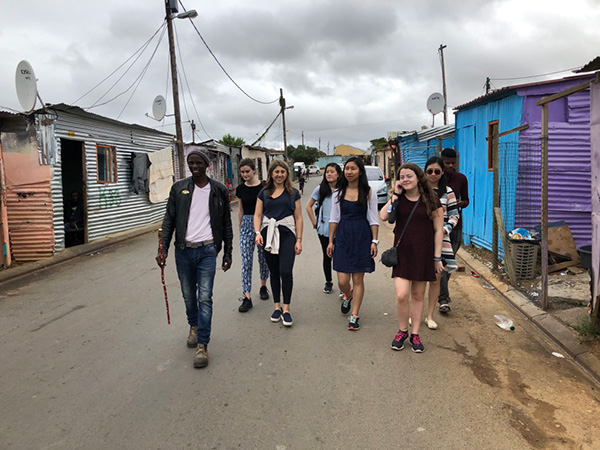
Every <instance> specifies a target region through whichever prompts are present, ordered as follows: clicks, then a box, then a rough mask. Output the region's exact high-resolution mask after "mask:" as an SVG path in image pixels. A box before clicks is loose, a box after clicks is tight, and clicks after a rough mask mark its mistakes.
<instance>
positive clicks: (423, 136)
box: [417, 123, 454, 142]
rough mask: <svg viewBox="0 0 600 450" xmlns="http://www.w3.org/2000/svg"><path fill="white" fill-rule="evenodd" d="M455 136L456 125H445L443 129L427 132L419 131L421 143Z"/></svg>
mask: <svg viewBox="0 0 600 450" xmlns="http://www.w3.org/2000/svg"><path fill="white" fill-rule="evenodd" d="M451 135H454V124H453V123H451V124H450V125H444V126H442V127H435V128H429V129H427V130H422V131H417V139H418V140H419V142H424V141H428V140H429V139H435V138H439V137H448V136H451Z"/></svg>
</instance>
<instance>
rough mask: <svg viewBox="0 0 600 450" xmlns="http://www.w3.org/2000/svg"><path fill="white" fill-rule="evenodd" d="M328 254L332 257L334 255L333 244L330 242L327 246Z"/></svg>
mask: <svg viewBox="0 0 600 450" xmlns="http://www.w3.org/2000/svg"><path fill="white" fill-rule="evenodd" d="M327 256H329V257H330V258H331V257H332V256H333V244H332V243H329V245H328V246H327Z"/></svg>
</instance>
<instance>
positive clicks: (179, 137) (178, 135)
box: [165, 2, 185, 179]
mask: <svg viewBox="0 0 600 450" xmlns="http://www.w3.org/2000/svg"><path fill="white" fill-rule="evenodd" d="M165 11H166V13H167V30H168V34H169V54H170V56H171V84H172V85H173V110H174V112H175V144H176V145H177V159H178V161H179V178H180V179H181V178H185V150H184V148H183V132H182V131H181V111H180V109H179V83H178V82H177V61H176V60H175V39H174V38H173V15H172V14H171V8H170V7H169V2H165Z"/></svg>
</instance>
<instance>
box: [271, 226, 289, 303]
mask: <svg viewBox="0 0 600 450" xmlns="http://www.w3.org/2000/svg"><path fill="white" fill-rule="evenodd" d="M265 235H266V228H265V229H264V233H263V239H265V238H266V236H265ZM265 259H266V260H267V266H269V272H270V273H271V276H270V278H271V293H272V294H273V302H274V303H280V302H281V293H283V303H284V304H286V305H289V304H290V301H291V300H292V288H293V287H294V279H293V275H292V271H293V269H294V260H295V259H296V235H295V234H294V233H292V231H291V230H290V229H289V228H287V227H283V226H280V227H279V254H278V255H273V254H271V252H267V251H265Z"/></svg>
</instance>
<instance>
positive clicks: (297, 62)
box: [0, 0, 600, 152]
mask: <svg viewBox="0 0 600 450" xmlns="http://www.w3.org/2000/svg"><path fill="white" fill-rule="evenodd" d="M181 3H183V7H185V9H187V10H190V9H195V10H196V11H197V12H198V14H199V15H198V17H197V18H195V19H193V22H194V24H195V25H196V27H197V28H198V30H199V32H200V34H201V35H202V37H204V39H205V41H206V42H207V44H208V46H209V47H210V48H211V50H212V51H213V53H214V54H215V56H216V57H217V58H218V59H219V61H220V62H221V64H222V65H223V67H224V68H225V69H226V70H227V72H228V73H229V74H230V76H231V77H232V78H233V79H234V80H235V82H236V83H237V84H238V85H239V86H240V87H241V88H242V89H243V90H244V91H246V93H248V94H249V96H251V97H253V98H254V99H256V100H259V101H261V102H271V101H273V100H275V99H277V98H278V97H279V89H280V88H282V89H283V92H284V96H285V98H286V101H287V105H288V106H291V105H293V106H294V109H291V110H288V111H286V122H287V124H286V125H287V129H288V133H287V135H288V142H289V143H290V144H292V145H298V144H300V143H301V139H302V137H301V136H302V132H304V140H305V144H306V145H311V146H315V147H318V146H319V139H320V145H321V150H323V151H327V146H328V144H329V149H330V152H332V151H333V147H334V146H335V145H340V144H350V145H354V146H357V147H359V148H363V149H366V148H367V147H368V146H369V141H370V140H371V139H375V138H378V137H382V136H385V135H386V133H387V132H388V131H400V130H415V129H420V128H421V126H423V125H428V126H431V123H432V117H431V114H429V112H428V111H427V109H426V101H427V98H428V97H429V95H430V94H431V93H433V92H436V91H437V92H442V76H441V66H440V59H439V55H438V48H439V46H440V44H444V45H446V46H447V48H446V49H445V50H444V58H445V65H446V83H447V92H448V105H449V113H448V115H449V120H450V122H453V116H452V112H451V108H452V107H453V106H456V105H460V104H462V103H465V102H467V101H469V100H472V99H473V98H476V97H478V96H480V95H482V94H483V92H484V83H485V79H486V77H488V76H489V77H490V78H491V79H492V86H493V87H497V88H499V87H503V86H507V85H511V84H521V83H526V82H533V81H540V80H543V79H548V78H557V77H563V76H567V75H569V74H570V72H569V71H568V70H567V69H572V68H575V67H580V66H582V65H584V64H585V63H587V62H588V61H590V60H591V59H593V58H595V57H596V56H598V55H599V54H600V50H599V47H598V43H599V42H600V27H599V26H598V23H600V0H571V1H569V2H565V1H559V0H527V1H523V0H496V1H489V0H488V1H476V0H457V1H449V0H360V1H359V0H318V1H317V0H315V1H313V0H252V1H243V0H220V1H218V2H217V1H215V0H212V1H206V0H205V1H201V0H182V2H181ZM0 11H1V13H0V55H1V57H2V64H1V65H0V71H1V73H0V107H4V108H11V109H14V110H20V109H21V107H20V106H19V102H18V100H17V95H16V92H15V87H14V84H15V82H14V79H15V68H16V66H17V64H18V62H19V61H20V60H22V59H26V60H28V61H29V62H30V63H31V64H32V66H33V67H34V69H35V73H36V77H37V78H38V91H39V94H40V96H41V98H42V99H43V100H44V102H46V103H67V104H73V105H77V106H80V107H85V108H87V107H90V106H92V105H96V106H95V107H94V108H92V109H90V111H91V112H94V113H97V114H100V115H104V116H107V117H111V118H114V119H117V118H118V119H119V120H122V121H124V122H129V123H137V124H140V125H144V126H147V127H153V128H155V127H156V128H158V129H161V130H164V131H167V132H174V131H173V130H174V128H173V126H172V124H173V122H174V119H173V117H166V118H165V119H164V120H163V122H157V121H155V120H153V119H151V118H148V117H146V113H150V114H151V112H152V100H153V99H154V97H155V96H156V95H159V94H160V95H163V96H165V97H166V98H167V102H168V104H169V107H168V109H167V114H172V112H173V108H172V106H171V105H172V94H171V90H170V89H171V88H170V82H169V77H170V72H169V61H168V40H167V34H166V32H165V33H163V31H164V28H161V27H162V25H163V22H164V17H165V10H164V3H163V0H120V1H117V0H102V1H97V0H52V1H46V2H42V1H39V0H19V1H13V2H8V1H7V0H5V1H3V2H2V5H1V6H0ZM181 11H183V8H182V7H181V6H180V12H181ZM174 23H175V29H176V35H177V42H178V44H177V46H178V54H177V58H178V69H179V72H180V77H181V80H180V90H181V105H182V107H181V108H182V120H183V121H184V123H183V132H184V139H185V140H186V141H191V139H192V133H191V127H190V123H189V121H190V120H192V119H193V120H194V121H195V123H196V124H197V131H196V142H198V141H201V140H205V139H208V138H209V137H210V138H215V139H219V138H220V137H221V136H223V135H224V134H227V133H231V134H232V135H234V136H239V137H242V138H244V139H245V140H246V141H247V142H248V143H251V142H253V141H254V140H255V139H256V138H257V137H258V135H259V134H262V132H263V131H264V130H265V128H266V126H267V125H268V124H269V123H270V122H271V121H272V120H273V119H274V118H275V116H276V115H277V113H278V111H279V104H278V103H277V102H275V103H272V104H261V103H258V102H256V101H254V100H252V99H250V98H248V97H247V96H246V95H244V94H243V93H242V92H240V90H238V88H236V86H235V85H234V84H233V83H232V82H231V81H230V80H229V79H228V78H227V76H226V75H225V74H224V73H223V71H222V70H221V68H220V67H219V66H218V65H217V63H216V62H215V60H214V59H213V57H212V56H211V54H210V53H209V52H208V50H207V48H206V47H205V45H204V44H203V42H202V40H201V38H200V36H199V35H198V34H197V32H196V30H195V29H194V28H193V26H192V24H191V23H190V20H189V19H182V20H175V21H174ZM157 32H158V33H157ZM155 33H157V34H156V36H155V37H154V38H153V39H152V40H150V38H151V37H152V36H153V35H154V34H155ZM161 36H162V40H160V39H161ZM149 40H150V41H149ZM145 44H148V45H147V46H146V49H145V51H143V52H141V53H140V52H138V50H140V49H141V48H143V47H144V45H145ZM153 53H154V55H153ZM132 57H133V58H132ZM130 58H131V59H130ZM136 58H137V61H135V63H134V64H132V63H133V62H134V60H135V59H136ZM127 60H129V62H127ZM119 67H121V68H120V69H119ZM117 69H118V70H117ZM115 70H116V72H115V74H114V75H113V76H112V77H110V78H108V79H106V78H107V77H108V76H109V75H110V74H111V73H112V72H113V71H115ZM557 72H560V73H557ZM549 73H554V74H552V75H546V76H542V77H533V76H536V75H542V74H549ZM142 74H143V76H142ZM518 77H532V78H519V79H517V78H518ZM509 78H510V79H511V80H507V79H509ZM105 79H106V80H105ZM103 80H105V81H104V82H103V83H101V84H100V85H99V86H98V87H96V89H94V90H92V92H91V93H89V94H87V95H85V96H84V97H83V98H81V97H82V96H83V95H84V94H86V93H87V92H88V91H90V89H92V88H94V87H95V86H96V85H98V84H99V83H100V82H102V81H103ZM111 88H112V89H111ZM113 99H114V100H113ZM105 102H108V103H106V104H105V105H102V106H98V105H99V104H100V103H105ZM435 123H436V125H441V124H442V123H443V117H442V114H439V115H437V116H436V118H435ZM202 127H203V128H202ZM262 144H263V145H265V146H268V147H274V148H282V125H281V121H280V120H279V121H277V122H276V123H275V125H274V126H273V128H272V131H270V132H269V133H268V134H267V135H266V137H265V139H264V140H263V142H262Z"/></svg>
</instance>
